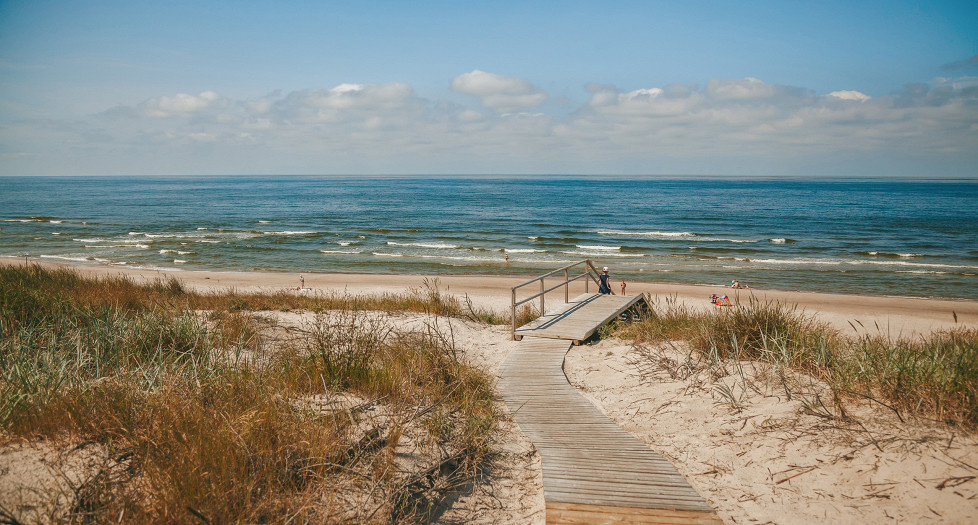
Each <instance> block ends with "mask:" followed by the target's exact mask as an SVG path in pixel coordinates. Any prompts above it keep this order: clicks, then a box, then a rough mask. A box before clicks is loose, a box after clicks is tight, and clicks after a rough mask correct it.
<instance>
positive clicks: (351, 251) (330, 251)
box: [319, 250, 376, 255]
mask: <svg viewBox="0 0 978 525" xmlns="http://www.w3.org/2000/svg"><path fill="white" fill-rule="evenodd" d="M319 251H320V252H322V253H342V254H347V255H353V254H357V253H363V252H361V251H359V250H319ZM374 255H376V254H374Z"/></svg>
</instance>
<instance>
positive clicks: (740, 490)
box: [0, 259, 978, 524]
mask: <svg viewBox="0 0 978 525" xmlns="http://www.w3.org/2000/svg"><path fill="white" fill-rule="evenodd" d="M23 262H24V261H23V260H19V261H18V260H11V259H7V260H3V261H2V264H5V265H11V264H16V265H19V264H23ZM31 263H32V264H34V262H33V261H32V262H31ZM38 264H41V265H43V266H47V267H51V268H55V267H59V266H60V265H56V264H51V263H46V262H42V263H38ZM72 268H73V269H75V270H77V271H78V272H79V273H80V274H82V275H87V276H98V277H114V276H126V277H128V278H131V279H132V280H133V281H135V282H137V283H148V282H153V281H156V280H159V279H163V280H167V279H171V278H172V279H177V280H179V281H180V283H181V285H182V286H183V287H185V288H189V289H193V290H196V291H199V292H205V293H206V292H222V291H228V290H234V291H237V292H265V293H277V292H287V293H296V294H304V295H311V296H315V295H318V294H321V295H331V294H339V295H344V294H350V295H378V294H383V293H400V292H404V291H408V290H411V289H419V288H420V289H424V288H425V287H430V286H438V287H439V289H440V290H441V291H442V292H443V293H447V294H450V295H454V296H457V297H463V298H464V297H468V298H469V299H470V300H471V301H472V304H473V306H475V307H481V308H492V309H495V310H497V311H500V312H507V311H508V309H509V308H510V301H511V296H512V295H511V294H512V291H511V290H512V287H513V286H515V285H517V284H520V283H522V282H524V281H525V277H523V276H509V277H508V276H473V275H448V276H446V275H441V276H425V275H370V274H338V273H332V274H327V273H302V274H298V273H281V272H221V271H208V272H195V271H183V272H162V271H152V270H141V269H126V268H114V267H105V266H73V267H72ZM300 275H301V277H300ZM300 279H301V281H300ZM561 279H562V275H561V276H560V278H555V279H553V281H552V282H551V281H547V283H548V287H549V286H553V285H555V284H556V283H557V282H559V281H560V280H561ZM300 282H301V283H302V284H303V285H304V286H303V288H301V289H299V286H300ZM612 283H613V285H614V286H615V287H619V286H620V284H619V283H620V282H619V281H617V280H615V279H614V278H613V280H612ZM535 286H538V285H536V283H534V285H532V286H530V287H527V288H524V289H521V291H520V295H519V296H518V297H519V298H522V297H526V296H529V295H532V294H533V293H535V292H536V290H538V288H536V289H535V288H534V287H535ZM575 287H576V288H572V289H571V290H570V291H569V295H571V296H572V297H573V296H574V295H575V293H579V292H581V291H583V286H581V285H580V284H579V283H578V284H576V285H575ZM522 290H526V291H525V292H524V291H522ZM591 290H592V291H593V288H591ZM626 292H627V293H648V294H650V296H651V298H652V300H653V302H654V303H657V302H660V301H676V302H680V303H683V304H685V305H688V306H689V307H691V308H694V309H712V308H717V307H716V306H713V304H712V303H711V302H710V295H712V294H718V295H720V294H726V295H728V296H729V297H730V298H731V300H732V301H733V302H734V303H735V304H736V303H737V302H741V303H743V302H746V301H750V300H751V299H752V298H753V299H754V300H759V301H777V302H781V303H784V304H788V305H797V307H798V309H799V310H800V311H802V312H803V313H805V314H806V315H811V316H813V317H815V318H816V319H818V320H820V321H824V322H826V323H828V324H830V325H831V326H832V327H834V328H836V329H838V330H840V331H842V332H845V333H848V334H856V335H858V334H863V333H866V334H879V333H882V334H883V335H887V336H888V337H891V338H893V339H897V338H900V337H918V336H924V335H926V334H929V333H931V332H934V331H939V330H945V329H951V328H955V327H971V328H974V327H978V302H975V301H964V300H939V299H921V298H908V297H879V296H859V295H851V294H827V293H811V292H788V291H778V290H754V289H752V290H735V289H730V288H727V287H709V286H692V285H681V284H668V283H653V282H638V281H634V282H633V281H629V282H628V283H627V288H626ZM562 300H563V292H562V291H561V290H556V291H554V292H551V293H550V294H548V296H547V304H548V305H554V306H556V305H557V304H558V303H560V302H562ZM548 309H549V306H548ZM262 315H265V316H267V317H269V318H271V319H274V320H275V322H276V323H279V324H281V325H301V324H302V323H304V322H308V321H307V320H306V321H304V319H306V318H307V317H308V316H311V315H312V314H311V313H303V312H279V311H270V312H265V313H262ZM392 315H393V316H394V318H395V319H396V323H398V325H399V326H402V327H405V328H407V329H412V327H414V328H415V329H421V328H423V327H430V326H432V325H433V321H434V325H436V326H438V327H439V329H441V330H445V331H448V333H450V334H451V339H452V341H453V342H454V344H455V345H456V346H457V348H458V349H459V350H460V351H461V355H462V356H463V358H464V359H465V360H466V361H467V362H469V363H471V364H473V365H475V366H476V367H478V368H481V369H483V370H486V371H487V372H489V373H490V374H491V375H495V374H497V373H498V368H499V366H500V364H501V363H502V362H503V361H505V359H506V357H507V356H508V355H509V353H510V352H511V351H512V350H513V349H514V348H515V347H516V345H517V344H518V343H517V342H515V341H513V340H512V338H511V337H510V334H509V328H508V327H506V326H498V325H497V326H489V325H484V324H481V323H478V322H473V321H467V320H460V319H434V318H433V317H432V316H430V315H425V314H396V313H395V314H392ZM955 316H956V320H955ZM688 359H690V353H689V351H688V349H687V348H686V347H684V346H683V344H682V343H677V342H671V343H666V344H657V345H638V346H635V345H632V344H630V343H628V342H625V341H622V340H619V339H617V338H614V337H611V338H603V339H601V340H599V341H595V342H592V343H590V344H585V345H581V346H576V347H572V348H571V350H570V352H568V354H567V356H566V358H565V362H564V372H565V374H566V376H567V377H568V380H569V382H570V383H571V384H572V385H574V386H575V387H576V388H577V389H578V391H579V392H581V394H582V395H583V396H584V397H585V398H587V399H588V400H589V401H591V402H592V403H593V404H594V405H595V406H596V407H598V409H599V410H601V411H602V412H603V413H604V414H605V415H607V416H608V417H609V418H611V419H612V420H613V421H615V422H616V423H617V424H618V425H619V426H621V427H622V428H624V429H625V430H626V431H628V432H630V433H631V434H632V435H634V436H635V437H637V438H638V439H639V440H641V441H642V442H643V443H645V444H646V445H647V446H649V447H650V448H651V449H652V450H654V451H656V452H658V453H660V454H662V455H663V456H665V457H666V458H667V459H669V461H670V462H671V463H673V465H674V466H675V467H676V469H677V470H678V471H679V472H680V473H681V474H682V475H683V476H684V477H685V478H686V479H687V480H688V481H689V483H690V484H691V486H692V487H693V488H694V489H695V490H696V491H697V492H699V493H700V495H702V496H703V497H704V498H705V499H706V500H707V501H708V502H709V503H710V504H711V505H712V506H713V507H714V508H715V509H716V510H717V513H718V515H719V516H720V517H721V518H722V519H723V520H724V522H725V523H747V522H773V523H811V522H817V521H823V522H838V523H851V522H862V523H867V524H869V523H891V522H893V521H894V520H896V521H909V522H921V521H923V520H933V521H935V522H940V523H964V522H967V521H969V520H970V519H972V518H973V517H974V516H975V515H976V514H978V482H975V481H974V480H975V479H976V478H975V476H976V475H978V469H976V468H975V466H976V465H978V442H976V440H975V438H974V435H973V434H972V433H969V432H967V431H961V430H959V429H955V428H954V427H953V426H945V425H941V424H939V423H935V422H933V421H927V420H914V419H909V420H906V421H903V420H901V417H900V416H899V414H895V413H893V412H891V411H890V410H887V409H886V408H883V407H882V406H880V405H879V404H876V403H873V402H870V401H866V402H860V401H858V400H857V401H854V402H850V404H848V405H847V410H849V412H850V416H851V417H854V418H855V421H857V422H858V423H853V424H848V425H842V424H838V423H834V422H833V421H830V420H826V419H824V418H823V417H821V416H818V415H816V414H813V413H811V412H810V410H808V409H806V406H805V404H804V403H805V401H804V398H805V396H809V398H810V396H815V395H819V394H820V395H823V396H827V395H830V394H829V393H828V390H827V388H826V386H825V385H824V384H821V383H820V382H818V381H815V380H813V379H812V378H809V377H807V376H805V375H804V374H800V373H797V372H791V373H790V374H789V376H788V383H789V384H791V385H793V386H792V387H791V389H792V390H788V388H787V387H784V388H782V387H781V386H780V383H778V382H776V381H774V380H773V378H774V377H775V373H774V372H772V369H771V365H768V364H764V363H755V362H749V361H742V362H734V363H729V364H728V365H725V366H724V367H723V368H721V369H720V370H722V372H719V373H718V372H717V371H716V370H717V369H714V370H713V371H712V372H709V371H706V370H705V369H703V370H701V371H699V372H696V373H693V374H691V375H688V376H683V375H681V374H680V375H676V374H675V373H674V372H675V371H674V370H673V371H670V369H669V366H667V365H664V364H663V363H681V362H683V361H684V360H688ZM694 369H695V367H694ZM723 388H729V389H731V390H730V391H732V392H737V391H738V390H737V389H738V388H741V389H742V390H741V391H740V395H739V399H738V401H737V402H736V403H733V404H731V403H730V402H729V400H726V399H725V397H724V395H722V394H721V392H722V391H723V390H722V389H723ZM792 392H793V393H794V394H796V395H795V396H793V395H792ZM801 392H803V393H804V394H805V396H799V395H797V394H799V393H801ZM500 408H501V409H503V410H504V408H503V405H502V403H501V402H500ZM501 425H502V426H501V429H500V432H499V433H498V435H497V443H496V447H497V450H498V451H499V459H498V461H497V463H496V465H495V467H494V468H493V470H492V473H491V475H489V476H488V477H486V478H483V479H480V480H479V481H478V482H476V483H474V484H473V485H472V486H471V487H470V489H471V490H470V491H466V492H464V493H460V494H459V495H458V497H457V498H455V499H454V500H453V503H452V505H450V507H449V508H447V509H444V511H443V513H442V514H441V515H440V518H439V520H444V521H449V522H453V521H464V522H471V523H543V522H544V520H545V512H544V495H543V486H542V468H541V463H540V459H539V456H538V455H537V454H536V453H535V449H534V448H533V445H532V443H530V441H529V440H528V439H527V438H526V436H525V435H523V433H522V432H521V431H520V430H519V427H518V426H517V425H515V424H514V423H512V422H511V421H503V422H502V423H501ZM45 454H50V452H49V451H45V450H43V448H42V449H36V450H35V449H31V448H30V447H27V448H26V449H25V448H23V447H21V446H18V447H14V448H8V449H7V450H5V451H3V452H2V453H0V463H2V464H4V465H7V464H20V465H21V468H22V469H23V468H26V466H25V465H30V464H34V465H38V467H37V468H42V467H41V466H40V465H43V464H44V461H45V460H44V457H46V456H45ZM31 462H33V463H31ZM15 470H16V469H15Z"/></svg>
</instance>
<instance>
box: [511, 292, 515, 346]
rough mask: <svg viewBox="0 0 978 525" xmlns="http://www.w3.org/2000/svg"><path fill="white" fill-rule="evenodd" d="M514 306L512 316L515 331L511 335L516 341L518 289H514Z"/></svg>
mask: <svg viewBox="0 0 978 525" xmlns="http://www.w3.org/2000/svg"><path fill="white" fill-rule="evenodd" d="M510 304H512V315H513V331H512V332H511V333H510V335H512V336H513V340H514V341H515V340H516V288H513V302H512V303H510Z"/></svg>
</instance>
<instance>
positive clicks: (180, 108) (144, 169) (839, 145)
mask: <svg viewBox="0 0 978 525" xmlns="http://www.w3.org/2000/svg"><path fill="white" fill-rule="evenodd" d="M976 20H978V4H975V3H974V2H926V3H916V2H902V1H890V2H750V1H748V2H698V1H691V2H652V1H649V2H545V1H538V2H508V1H495V2H462V1H432V2H370V1H364V2H301V1H300V2H254V1H237V2H202V1H197V2H183V1H177V2H142V1H120V2H116V1H103V2H71V1H62V2H49V1H43V0H32V1H0V175H95V174H122V175H140V174H251V173H257V174H261V173H275V174H279V173H308V174H378V173H381V174H383V173H408V174H425V173H437V174H452V173H462V174H464V173H572V174H574V173H581V174H656V175H668V174H676V175H697V174H706V175H779V174H788V175H842V176H877V175H884V176H885V175H892V176H925V177H931V176H953V177H978V153H976V152H978V23H975V21H976Z"/></svg>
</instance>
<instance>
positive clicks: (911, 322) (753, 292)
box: [0, 259, 978, 337]
mask: <svg viewBox="0 0 978 525" xmlns="http://www.w3.org/2000/svg"><path fill="white" fill-rule="evenodd" d="M23 262H24V261H23V260H22V259H0V264H23ZM31 264H41V265H45V266H50V267H58V266H61V265H59V264H55V263H47V262H43V261H42V262H38V261H36V260H31ZM72 268H75V269H77V270H78V271H79V272H81V273H82V274H85V275H98V276H105V275H125V276H128V277H130V278H132V279H134V280H136V281H137V282H148V281H153V280H156V279H168V278H170V277H173V278H176V279H179V280H180V281H181V282H182V283H184V285H186V286H188V287H190V288H192V289H195V290H198V291H201V292H209V291H224V290H229V289H234V290H237V291H239V292H252V291H254V292H258V291H261V292H277V291H282V290H296V288H298V287H299V284H300V280H299V279H300V274H297V273H280V272H217V271H180V272H165V271H157V270H142V269H134V268H124V267H117V266H114V267H109V266H72ZM301 276H302V278H303V279H304V281H303V283H304V289H303V290H301V292H300V293H305V294H316V293H324V294H328V293H351V294H368V295H369V294H381V293H384V292H394V293H397V292H403V291H405V290H408V289H410V288H416V287H420V286H424V283H425V280H426V279H427V280H430V281H434V280H437V282H438V284H439V286H440V287H441V288H442V289H443V290H444V291H447V292H449V293H451V294H454V295H458V296H468V297H469V298H471V299H472V302H473V304H474V305H477V306H482V307H487V308H492V309H495V310H498V311H500V312H508V311H509V308H510V301H511V293H512V292H511V289H512V287H513V286H516V285H518V284H521V283H523V282H525V281H527V278H526V277H525V276H510V277H506V276H485V275H441V276H423V275H383V274H345V273H344V274H338V273H305V274H301ZM561 277H562V276H561ZM560 280H561V278H560V277H556V276H555V278H554V279H553V280H552V281H551V280H548V281H547V283H548V287H549V286H552V285H554V284H556V283H558V282H559V281H560ZM612 281H613V282H614V290H615V292H616V293H617V292H618V291H619V287H620V281H618V280H617V279H615V277H614V274H613V273H612ZM626 284H627V286H626V290H625V291H626V293H629V294H633V293H648V294H649V295H650V296H652V298H653V300H659V301H665V300H667V299H669V300H671V299H675V300H677V301H680V302H682V303H684V304H686V305H688V306H690V307H693V308H701V309H709V308H713V305H712V304H711V302H710V296H711V295H712V294H717V295H724V294H725V295H727V296H729V297H730V298H731V300H732V301H733V302H735V303H736V302H738V301H740V302H746V301H749V300H750V298H751V297H753V298H755V299H758V300H761V301H777V302H781V303H784V304H789V305H797V306H798V308H799V310H801V311H803V312H805V313H806V314H810V315H813V316H815V317H817V318H818V319H820V320H822V321H825V322H827V323H830V324H831V325H832V326H833V327H834V328H836V329H838V330H842V331H844V332H847V333H856V332H863V331H867V332H870V333H873V334H875V333H880V332H882V333H884V334H887V335H890V336H893V337H899V336H901V335H911V334H919V333H927V332H932V331H934V330H942V329H948V328H953V327H955V326H971V327H978V301H965V300H953V299H922V298H916V297H900V296H899V295H898V290H894V296H892V297H878V296H868V295H851V294H827V293H814V292H794V291H780V290H762V289H737V290H735V289H731V288H729V287H725V286H695V285H685V284H669V283H657V282H641V281H629V282H627V283H626ZM591 290H594V287H593V286H592V288H591ZM296 291H298V290H296ZM583 291H584V287H583V285H582V284H581V282H580V281H579V282H578V283H575V284H574V285H572V286H571V289H570V294H571V297H573V296H574V295H576V294H578V293H582V292H583ZM537 292H539V285H538V284H534V285H533V286H530V287H525V288H522V289H520V291H519V295H518V299H517V300H521V299H523V298H525V297H529V296H530V295H533V294H535V293H537ZM563 295H564V294H563V291H562V290H556V291H554V292H551V293H549V294H548V295H547V301H548V302H551V303H550V304H555V303H553V301H562V300H563ZM548 308H549V307H548Z"/></svg>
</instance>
